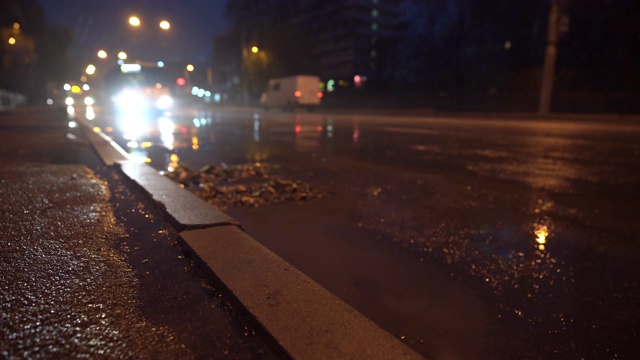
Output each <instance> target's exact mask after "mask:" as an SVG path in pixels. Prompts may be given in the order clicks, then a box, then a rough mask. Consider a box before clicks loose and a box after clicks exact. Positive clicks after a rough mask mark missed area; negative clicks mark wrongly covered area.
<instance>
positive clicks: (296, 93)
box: [293, 90, 302, 97]
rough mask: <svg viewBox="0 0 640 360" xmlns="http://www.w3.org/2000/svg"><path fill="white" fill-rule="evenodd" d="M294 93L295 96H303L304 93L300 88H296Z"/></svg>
mask: <svg viewBox="0 0 640 360" xmlns="http://www.w3.org/2000/svg"><path fill="white" fill-rule="evenodd" d="M293 95H294V96H295V97H300V96H302V93H301V92H300V90H296V92H294V93H293Z"/></svg>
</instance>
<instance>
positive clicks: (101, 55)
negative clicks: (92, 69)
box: [98, 50, 107, 59]
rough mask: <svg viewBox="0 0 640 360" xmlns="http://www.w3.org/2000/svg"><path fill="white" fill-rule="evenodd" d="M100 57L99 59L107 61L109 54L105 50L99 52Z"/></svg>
mask: <svg viewBox="0 0 640 360" xmlns="http://www.w3.org/2000/svg"><path fill="white" fill-rule="evenodd" d="M98 57H99V58H100V59H106V58H107V52H106V51H104V50H99V51H98Z"/></svg>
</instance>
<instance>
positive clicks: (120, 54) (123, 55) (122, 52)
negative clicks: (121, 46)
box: [118, 51, 127, 60]
mask: <svg viewBox="0 0 640 360" xmlns="http://www.w3.org/2000/svg"><path fill="white" fill-rule="evenodd" d="M126 58H127V53H126V52H124V51H120V52H119V53H118V59H120V60H125V59H126Z"/></svg>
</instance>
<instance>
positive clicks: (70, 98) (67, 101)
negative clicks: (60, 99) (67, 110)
mask: <svg viewBox="0 0 640 360" xmlns="http://www.w3.org/2000/svg"><path fill="white" fill-rule="evenodd" d="M64 103H65V104H67V105H69V106H71V105H73V103H74V101H73V98H72V97H71V96H69V97H67V98H66V99H65V100H64Z"/></svg>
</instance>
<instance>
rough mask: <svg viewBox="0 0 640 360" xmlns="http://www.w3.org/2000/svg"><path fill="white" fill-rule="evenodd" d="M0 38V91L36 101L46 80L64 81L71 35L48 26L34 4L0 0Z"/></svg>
mask: <svg viewBox="0 0 640 360" xmlns="http://www.w3.org/2000/svg"><path fill="white" fill-rule="evenodd" d="M0 38H1V40H2V45H0V60H1V61H0V88H2V89H7V90H11V91H16V92H20V93H23V94H25V95H27V96H28V98H29V100H30V101H31V102H38V101H41V100H42V99H41V98H42V97H44V91H45V84H46V83H47V82H48V81H62V80H64V76H65V75H64V74H65V70H66V67H67V50H68V48H69V46H70V45H71V42H72V36H71V32H70V31H69V30H68V29H63V28H56V27H52V26H50V25H48V24H47V22H46V19H45V14H44V12H43V10H42V7H41V6H40V3H39V2H38V1H35V0H0ZM11 38H13V39H14V41H12V42H14V43H13V44H10V43H9V39H11Z"/></svg>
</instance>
